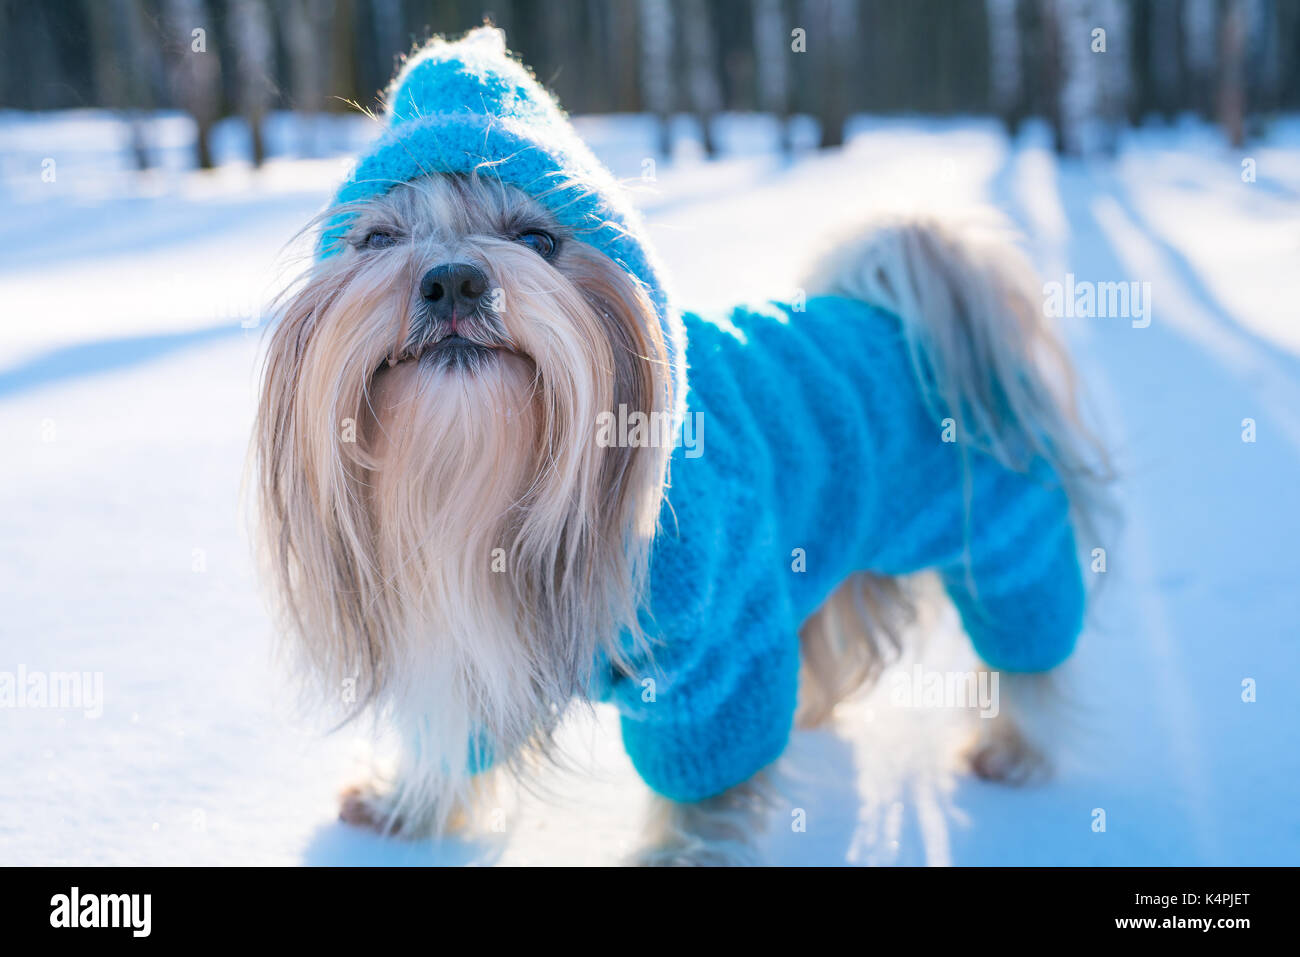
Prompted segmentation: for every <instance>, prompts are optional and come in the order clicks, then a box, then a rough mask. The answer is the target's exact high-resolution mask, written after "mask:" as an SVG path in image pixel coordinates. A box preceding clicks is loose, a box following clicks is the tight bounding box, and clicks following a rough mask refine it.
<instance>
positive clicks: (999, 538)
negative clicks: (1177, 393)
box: [605, 298, 1084, 801]
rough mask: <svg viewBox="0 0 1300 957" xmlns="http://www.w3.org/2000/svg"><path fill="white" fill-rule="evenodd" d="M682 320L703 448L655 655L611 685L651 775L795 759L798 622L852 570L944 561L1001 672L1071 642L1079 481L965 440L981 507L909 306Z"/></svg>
mask: <svg viewBox="0 0 1300 957" xmlns="http://www.w3.org/2000/svg"><path fill="white" fill-rule="evenodd" d="M685 321H686V331H687V343H688V345H687V350H686V356H687V363H688V381H689V383H690V390H689V394H688V396H687V410H688V414H690V415H691V416H693V417H697V418H696V419H695V421H696V422H697V424H698V423H699V422H702V423H703V427H702V431H701V432H700V433H698V435H697V438H699V439H700V441H698V445H697V446H696V449H697V450H698V451H701V452H702V454H696V452H692V456H688V455H687V454H686V451H687V450H686V447H685V446H681V447H679V448H678V449H676V451H675V452H674V455H673V458H672V472H671V482H672V484H671V488H670V489H669V491H668V495H667V500H666V502H665V505H664V511H663V514H662V518H661V525H662V531H661V533H660V535H659V537H658V538H657V539H656V542H655V546H654V550H653V553H652V564H651V583H650V587H651V595H650V612H651V616H652V621H651V624H650V634H651V636H652V638H654V639H656V640H657V641H658V642H659V645H658V647H657V648H656V649H655V650H654V660H653V664H651V663H650V662H644V671H643V673H642V674H639V675H635V676H632V677H626V676H624V677H618V678H616V679H614V681H613V683H612V685H611V686H610V687H608V688H607V689H605V697H606V698H608V699H610V700H612V701H613V702H614V703H615V704H617V706H618V708H619V710H620V712H621V714H622V726H623V741H624V745H625V747H626V748H627V751H628V753H629V755H630V756H631V758H632V761H633V763H634V764H635V766H636V768H637V771H638V772H639V773H640V774H641V776H642V777H643V778H644V779H645V781H646V782H647V783H648V784H649V785H650V786H651V787H652V788H653V789H654V790H656V791H658V792H659V793H661V794H663V795H665V796H667V797H671V798H674V799H677V800H684V801H689V800H697V799H700V798H703V797H707V796H709V795H713V794H717V793H719V792H720V791H722V790H725V789H726V788H728V787H730V786H732V785H735V784H738V783H740V782H742V781H744V780H746V779H747V778H748V777H750V776H751V775H753V774H754V773H755V772H756V771H758V770H760V769H761V768H763V767H764V766H765V765H767V764H768V763H770V762H771V761H773V760H775V759H776V757H777V756H778V755H780V753H781V751H782V750H783V749H784V747H785V744H786V740H787V738H788V736H789V734H790V730H791V726H792V723H793V718H794V711H795V694H796V689H797V681H798V672H799V642H798V634H797V632H798V628H799V626H800V624H801V623H802V622H803V621H804V620H805V619H806V618H807V617H808V616H809V615H811V614H812V612H813V611H815V610H816V609H817V607H818V606H819V605H820V604H821V603H822V602H823V601H824V600H825V599H826V598H827V597H828V596H829V595H830V593H831V592H832V591H833V590H834V589H835V587H836V586H837V585H838V584H839V583H840V582H841V581H843V580H844V578H845V577H846V576H847V575H849V574H850V573H851V572H854V571H858V570H865V571H873V572H879V573H882V574H885V575H900V574H906V573H909V572H915V571H919V570H922V569H937V570H938V571H939V572H940V574H941V575H942V577H943V580H944V584H945V586H946V588H947V591H948V593H949V595H950V596H951V597H952V599H953V601H954V603H955V604H956V606H957V608H958V610H959V612H960V613H961V618H962V622H963V624H964V625H965V628H966V630H967V632H968V633H969V634H970V637H971V638H972V640H973V641H974V644H975V648H976V650H977V651H978V652H979V654H980V656H981V658H983V660H984V661H985V662H987V663H988V664H989V665H991V666H992V667H994V668H998V669H1005V670H1009V671H1042V670H1046V669H1049V668H1051V667H1053V666H1055V665H1057V664H1059V663H1060V662H1061V661H1063V660H1064V659H1065V658H1066V657H1068V656H1069V654H1070V652H1071V651H1072V650H1073V647H1074V642H1075V639H1076V637H1077V635H1078V633H1079V631H1080V629H1081V627H1082V619H1083V608H1084V590H1083V581H1082V575H1081V572H1080V569H1079V565H1078V559H1077V555H1076V551H1075V541H1074V534H1073V531H1072V528H1071V525H1070V522H1069V518H1068V512H1069V509H1068V502H1067V499H1066V496H1065V494H1064V492H1063V491H1062V489H1061V487H1060V486H1059V484H1057V483H1055V482H1053V481H1052V480H1051V478H1050V474H1044V473H1043V472H1042V470H1040V473H1039V474H1040V476H1041V480H1040V478H1033V477H1030V476H1028V475H1023V474H1019V473H1016V472H1012V471H1009V470H1007V469H1004V468H1003V467H1002V466H1000V465H999V464H998V463H997V462H995V461H994V460H993V459H992V458H991V457H989V456H986V455H983V454H981V453H977V452H969V453H968V455H967V459H968V462H967V465H966V467H967V468H969V470H970V473H969V477H970V483H971V496H970V508H969V514H968V513H967V509H966V492H965V491H964V486H963V476H962V469H963V465H962V461H961V459H962V456H961V455H960V453H959V451H958V447H957V446H956V445H955V444H952V443H945V442H944V441H942V437H941V432H942V430H941V427H940V424H939V422H936V421H934V419H933V418H932V415H931V413H930V412H929V411H928V410H927V408H926V406H925V404H924V402H923V400H922V397H921V391H920V388H919V386H918V384H917V381H916V377H915V374H914V372H913V369H912V365H911V362H910V359H909V356H908V352H907V349H906V346H905V344H904V341H903V337H902V333H901V330H900V327H899V323H898V320H897V319H896V318H895V317H893V316H891V315H889V314H887V313H884V312H881V311H879V310H877V309H874V308H872V307H871V306H868V305H865V304H863V303H861V302H857V301H855V300H849V299H837V298H818V299H812V300H810V301H809V302H808V304H807V309H806V311H803V312H796V311H794V310H792V309H791V308H790V307H788V306H783V305H769V306H766V307H761V308H738V309H735V310H734V311H732V312H731V313H730V314H729V315H725V316H722V317H718V318H715V319H713V320H710V319H707V318H704V317H701V316H696V315H690V314H688V315H687V316H686V317H685ZM1031 471H1032V470H1031ZM800 557H802V559H803V560H802V561H799V558H800ZM972 589H973V590H972ZM646 678H652V679H654V686H653V695H650V694H647V690H646V689H647V686H646V685H645V684H644V680H645V679H646ZM651 698H652V700H647V699H651Z"/></svg>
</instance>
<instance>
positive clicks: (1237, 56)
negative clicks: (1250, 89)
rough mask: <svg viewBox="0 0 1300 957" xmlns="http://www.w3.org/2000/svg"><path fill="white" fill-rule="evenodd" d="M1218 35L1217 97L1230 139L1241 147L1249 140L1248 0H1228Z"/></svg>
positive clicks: (1219, 110) (1226, 132)
mask: <svg viewBox="0 0 1300 957" xmlns="http://www.w3.org/2000/svg"><path fill="white" fill-rule="evenodd" d="M1219 37H1220V39H1219V78H1218V79H1219V82H1218V87H1219V88H1218V95H1217V96H1216V97H1215V99H1216V101H1217V103H1216V105H1217V107H1218V109H1217V112H1218V116H1219V125H1220V126H1222V127H1223V132H1224V134H1225V135H1226V136H1227V137H1228V142H1229V143H1231V144H1232V145H1233V146H1238V147H1239V146H1241V145H1242V143H1244V142H1245V140H1246V123H1245V113H1246V62H1245V52H1246V4H1245V0H1228V5H1227V7H1226V8H1225V10H1224V16H1223V20H1222V22H1221V23H1220V25H1219Z"/></svg>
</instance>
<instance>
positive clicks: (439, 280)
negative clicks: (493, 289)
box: [420, 263, 488, 319]
mask: <svg viewBox="0 0 1300 957" xmlns="http://www.w3.org/2000/svg"><path fill="white" fill-rule="evenodd" d="M487 288H488V279H487V276H485V275H484V274H483V270H481V269H479V268H478V267H477V266H473V265H470V264H469V263H444V264H443V265H441V266H434V267H433V268H432V269H430V270H429V271H428V272H427V273H425V274H424V278H423V279H421V280H420V295H422V296H423V297H424V298H425V299H426V300H427V301H428V303H429V305H430V307H431V308H432V311H433V314H434V315H435V316H437V317H438V318H439V319H451V318H454V317H456V316H457V315H464V314H465V313H467V312H469V311H470V310H472V309H473V308H474V307H475V306H477V305H478V301H479V299H480V298H481V297H482V296H483V293H485V292H487Z"/></svg>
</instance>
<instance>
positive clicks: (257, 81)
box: [229, 0, 274, 166]
mask: <svg viewBox="0 0 1300 957" xmlns="http://www.w3.org/2000/svg"><path fill="white" fill-rule="evenodd" d="M229 17H230V40H231V44H230V45H231V46H232V47H234V50H235V69H236V70H237V71H238V72H237V87H238V97H239V111H240V113H242V114H243V117H244V122H245V123H247V124H248V135H249V139H250V141H251V147H252V157H251V159H252V161H253V165H254V166H261V165H262V161H263V160H265V159H266V143H265V141H264V139H263V136H262V123H263V121H264V120H265V118H266V110H267V107H268V105H269V104H270V101H271V89H272V79H271V72H272V69H273V68H274V67H273V63H272V55H273V52H274V51H273V50H272V48H271V43H272V35H271V13H270V11H269V10H268V9H267V7H266V0H230V7H229Z"/></svg>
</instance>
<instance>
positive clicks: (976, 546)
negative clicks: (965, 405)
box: [871, 440, 1084, 672]
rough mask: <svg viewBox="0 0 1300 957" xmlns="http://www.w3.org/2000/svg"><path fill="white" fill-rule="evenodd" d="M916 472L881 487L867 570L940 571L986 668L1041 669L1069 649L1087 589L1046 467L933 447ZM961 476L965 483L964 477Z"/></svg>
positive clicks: (920, 457) (920, 454)
mask: <svg viewBox="0 0 1300 957" xmlns="http://www.w3.org/2000/svg"><path fill="white" fill-rule="evenodd" d="M928 444H929V446H930V448H929V449H928V450H920V449H918V450H917V451H916V453H915V455H914V460H915V461H916V464H917V467H916V468H915V469H907V470H904V471H902V472H899V473H896V474H895V475H894V476H893V479H892V481H893V484H895V485H897V487H896V488H894V489H892V490H891V489H889V488H888V486H889V485H890V484H891V483H890V481H888V480H887V481H885V482H884V483H882V488H883V489H884V491H885V496H884V498H883V499H882V500H881V501H880V503H879V508H878V509H877V510H876V511H875V514H876V516H877V522H876V524H877V526H878V527H877V529H876V530H875V533H874V534H873V536H872V537H873V539H874V540H875V541H876V542H878V543H879V545H878V547H876V548H875V549H874V555H873V556H872V561H871V566H872V568H873V569H874V570H877V571H880V572H883V573H885V574H891V575H898V574H906V573H910V572H914V571H919V570H921V569H926V568H934V569H937V570H938V571H939V573H940V575H941V577H942V579H943V582H944V586H945V587H946V589H947V591H948V594H949V596H950V597H951V598H952V601H953V603H954V604H955V605H956V606H957V610H958V612H959V613H960V615H961V619H962V624H963V625H964V626H965V628H966V631H967V633H968V634H969V635H970V637H971V641H972V642H973V643H974V645H975V650H976V651H977V652H978V653H979V655H980V657H981V658H982V659H983V660H984V661H985V662H986V663H987V664H988V665H989V666H991V667H993V668H998V669H1002V670H1006V671H1013V672H1034V671H1046V670H1049V669H1051V668H1053V667H1055V666H1056V665H1058V664H1060V663H1061V662H1062V661H1064V660H1065V659H1066V658H1068V657H1069V655H1070V653H1071V652H1072V651H1073V650H1074V645H1075V641H1076V640H1077V638H1078V635H1079V632H1080V631H1081V630H1082V628H1083V616H1084V586H1083V577H1082V572H1081V570H1080V568H1079V561H1078V555H1077V551H1076V544H1075V537H1074V531H1073V528H1072V526H1071V522H1070V515H1069V503H1068V499H1067V497H1066V495H1065V492H1064V490H1063V489H1062V488H1061V486H1060V484H1059V482H1057V481H1056V479H1055V476H1054V475H1053V474H1052V473H1051V472H1050V470H1048V469H1047V468H1046V467H1044V466H1042V463H1039V465H1040V467H1038V468H1034V469H1031V470H1030V472H1029V473H1028V474H1023V473H1020V472H1015V471H1012V470H1009V469H1007V468H1004V467H1003V466H1002V465H1001V464H999V463H998V462H997V461H996V460H995V459H993V458H992V457H991V456H989V455H986V454H984V453H980V452H974V451H971V452H969V453H968V454H967V455H966V462H965V464H964V466H963V463H962V461H961V456H960V455H959V454H957V451H956V449H955V448H954V447H953V446H951V445H948V446H941V445H939V443H937V442H935V441H932V440H931V441H929V443H928ZM963 469H965V470H966V471H965V475H964V474H963Z"/></svg>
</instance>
